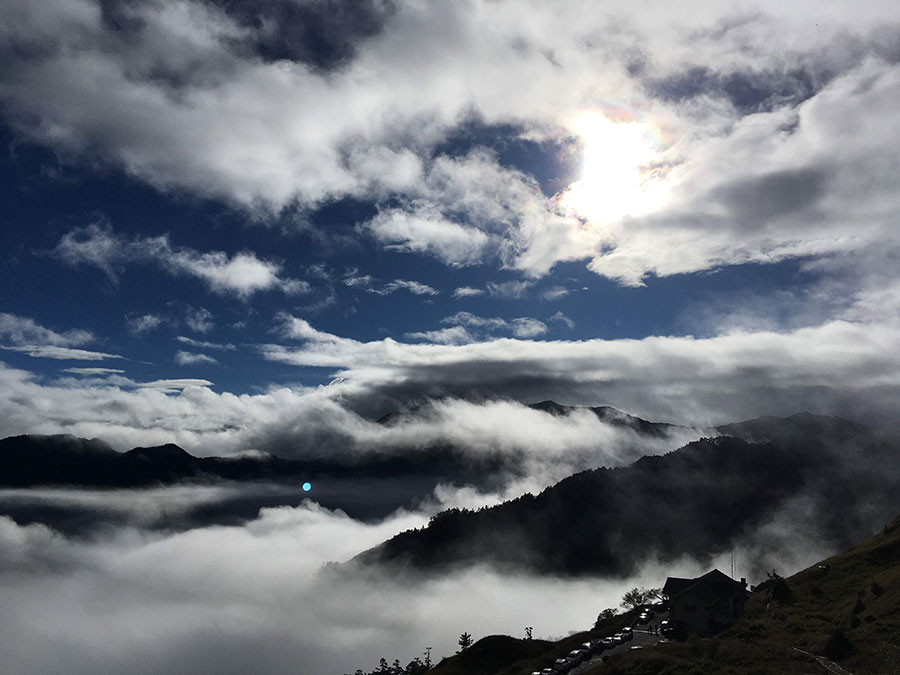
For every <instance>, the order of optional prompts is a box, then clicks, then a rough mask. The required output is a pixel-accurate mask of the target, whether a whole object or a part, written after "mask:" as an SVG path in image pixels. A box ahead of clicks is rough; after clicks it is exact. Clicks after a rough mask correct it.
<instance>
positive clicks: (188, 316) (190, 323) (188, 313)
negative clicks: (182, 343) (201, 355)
mask: <svg viewBox="0 0 900 675" xmlns="http://www.w3.org/2000/svg"><path fill="white" fill-rule="evenodd" d="M184 322H185V323H186V324H187V327H188V328H190V329H191V330H192V331H194V332H195V333H208V332H209V331H211V330H212V329H213V326H214V325H215V324H214V323H213V313H212V312H210V311H209V310H208V309H206V307H187V308H186V309H185V312H184ZM188 344H190V343H188Z"/></svg>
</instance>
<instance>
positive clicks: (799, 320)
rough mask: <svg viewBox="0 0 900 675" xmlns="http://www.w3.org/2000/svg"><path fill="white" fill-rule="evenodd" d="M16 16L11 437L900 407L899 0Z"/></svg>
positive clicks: (96, 4)
mask: <svg viewBox="0 0 900 675" xmlns="http://www.w3.org/2000/svg"><path fill="white" fill-rule="evenodd" d="M0 12H2V15H3V17H4V21H3V28H2V29H0V52H2V58H3V62H4V64H5V65H4V68H3V72H2V74H0V143H2V148H3V152H2V153H0V176H2V180H0V200H2V213H3V227H2V231H0V288H2V291H0V392H2V393H3V396H0V412H2V415H0V419H2V420H3V421H2V422H0V434H3V435H11V434H17V433H35V432H39V433H58V432H63V433H74V434H76V435H81V436H89V437H93V436H97V437H101V438H104V439H106V440H108V441H109V442H111V443H113V444H114V445H115V446H116V447H120V448H122V449H125V448H127V447H131V446H132V445H136V444H139V443H145V442H167V441H175V442H179V443H181V444H183V445H184V446H185V447H186V448H187V449H189V450H191V451H192V452H196V453H198V454H227V453H230V452H238V451H247V450H263V451H268V450H269V449H270V448H268V447H266V445H265V442H264V439H265V438H268V437H271V435H272V434H273V433H276V432H277V433H285V431H284V430H285V429H294V430H301V429H307V428H309V427H314V426H317V425H323V426H325V427H329V428H331V427H336V426H340V425H342V424H345V423H346V421H347V419H348V418H347V416H350V418H352V419H353V420H354V423H356V422H359V421H360V420H369V419H377V417H379V416H380V415H383V414H384V413H386V412H389V411H392V410H398V409H404V408H409V407H414V406H416V405H419V404H421V403H422V402H423V401H425V400H428V399H429V398H433V397H450V398H463V399H467V400H470V401H486V400H487V401H490V400H497V399H502V400H514V401H520V402H526V403H527V402H534V401H539V400H543V399H548V398H553V399H556V400H559V401H560V402H563V403H567V404H576V405H614V406H617V407H619V408H622V409H624V410H628V411H629V412H633V413H635V414H639V415H642V416H644V417H647V418H651V419H660V420H669V421H675V422H679V423H685V424H692V425H705V424H713V423H723V422H728V421H733V420H736V419H744V418H750V417H754V416H757V415H760V414H790V413H793V412H798V411H800V410H812V411H814V412H824V413H840V414H844V415H846V416H849V417H854V418H857V419H862V420H864V421H872V422H882V423H883V422H888V423H890V422H891V421H892V420H896V411H897V405H898V403H900V356H898V354H900V350H898V349H897V347H898V346H900V278H898V273H897V270H898V265H897V256H898V252H900V247H898V230H897V226H896V219H897V214H898V207H900V190H898V187H900V185H898V182H900V181H898V176H900V171H898V168H900V167H898V162H900V160H898V157H900V154H898V152H897V151H898V149H900V142H898V141H900V128H898V127H897V125H896V112H895V111H896V110H897V106H898V103H900V67H898V62H900V11H898V10H897V8H896V5H895V4H894V3H890V2H854V3H847V2H824V3H822V2H816V3H806V2H797V3H790V4H786V3H783V2H765V1H761V2H747V3H739V4H734V3H728V4H719V5H716V6H710V4H709V3H701V2H696V3H695V2H679V3H644V4H641V5H640V6H639V7H638V6H636V5H635V4H634V3H630V2H622V3H617V2H606V3H603V4H602V6H598V5H597V3H590V2H575V1H573V2H558V3H557V2H554V3H543V2H503V1H497V2H476V1H474V0H472V1H466V2H452V3H450V2H446V3H432V2H413V1H399V0H397V1H387V0H380V1H370V2H344V1H339V0H276V1H270V2H254V1H252V0H246V1H241V2H218V1H211V0H209V1H204V2H201V1H199V0H178V1H175V0H173V1H170V2H156V1H152V0H148V1H126V0H103V1H93V0H64V1H63V0H45V1H43V2H39V3H21V2H15V1H13V0H3V2H2V3H0ZM357 418H358V419H357ZM297 433H298V434H301V435H300V436H298V438H297V443H296V444H295V445H294V446H293V450H292V452H295V453H298V454H303V452H306V451H307V450H308V448H306V447H305V446H304V445H303V438H302V433H301V432H300V431H298V432H297ZM261 439H263V440H261ZM288 445H289V444H288Z"/></svg>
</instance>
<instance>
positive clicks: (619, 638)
mask: <svg viewBox="0 0 900 675" xmlns="http://www.w3.org/2000/svg"><path fill="white" fill-rule="evenodd" d="M612 639H613V641H614V642H615V643H616V644H617V645H620V644H622V643H623V642H625V638H623V637H622V634H621V633H616V634H615V635H613V636H612Z"/></svg>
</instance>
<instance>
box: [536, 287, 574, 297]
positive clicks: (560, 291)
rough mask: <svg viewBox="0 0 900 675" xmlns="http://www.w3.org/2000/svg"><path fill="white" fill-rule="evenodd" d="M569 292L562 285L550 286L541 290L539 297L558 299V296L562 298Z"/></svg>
mask: <svg viewBox="0 0 900 675" xmlns="http://www.w3.org/2000/svg"><path fill="white" fill-rule="evenodd" d="M568 294H569V289H568V288H565V287H564V286H552V287H550V288H547V289H545V290H543V291H541V298H542V299H543V300H558V299H559V298H564V297H566V296H567V295H568Z"/></svg>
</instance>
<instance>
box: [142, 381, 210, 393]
mask: <svg viewBox="0 0 900 675" xmlns="http://www.w3.org/2000/svg"><path fill="white" fill-rule="evenodd" d="M212 384H213V383H212V382H210V381H209V380H198V379H192V378H180V379H174V380H153V381H152V382H139V383H137V386H138V387H143V388H146V389H159V390H161V391H179V390H181V389H188V388H190V387H211V386H212Z"/></svg>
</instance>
